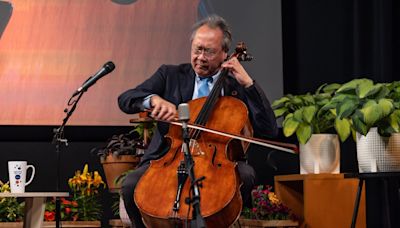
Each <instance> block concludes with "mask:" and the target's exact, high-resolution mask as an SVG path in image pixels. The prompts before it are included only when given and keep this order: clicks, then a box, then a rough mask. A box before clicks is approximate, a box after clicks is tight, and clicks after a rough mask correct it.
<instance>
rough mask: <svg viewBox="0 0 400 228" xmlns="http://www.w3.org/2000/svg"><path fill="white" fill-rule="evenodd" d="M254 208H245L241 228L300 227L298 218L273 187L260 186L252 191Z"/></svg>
mask: <svg viewBox="0 0 400 228" xmlns="http://www.w3.org/2000/svg"><path fill="white" fill-rule="evenodd" d="M251 196H252V204H253V207H252V208H246V207H245V208H244V209H243V211H242V215H241V217H240V219H239V224H240V225H241V226H251V227H272V226H273V227H277V226H278V227H287V226H289V227H293V226H298V222H297V221H296V220H298V219H297V217H296V216H295V215H294V214H293V213H292V212H291V210H290V209H289V208H288V207H286V206H285V205H283V203H282V202H281V201H280V200H279V199H278V197H277V196H276V195H275V193H274V192H273V191H272V187H271V186H269V185H265V186H263V185H259V186H256V187H255V188H254V190H253V191H252V195H251Z"/></svg>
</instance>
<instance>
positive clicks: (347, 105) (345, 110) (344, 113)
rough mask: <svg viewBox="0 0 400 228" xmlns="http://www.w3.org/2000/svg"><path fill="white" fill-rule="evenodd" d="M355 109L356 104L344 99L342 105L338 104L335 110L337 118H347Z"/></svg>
mask: <svg viewBox="0 0 400 228" xmlns="http://www.w3.org/2000/svg"><path fill="white" fill-rule="evenodd" d="M356 108H357V103H356V102H355V101H354V100H352V99H346V100H344V101H343V102H342V103H339V104H338V106H337V108H336V113H337V116H338V117H339V118H340V119H342V118H347V117H349V116H350V115H351V114H353V112H354V110H356Z"/></svg>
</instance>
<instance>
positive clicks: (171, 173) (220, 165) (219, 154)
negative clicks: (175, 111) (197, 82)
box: [134, 97, 248, 228]
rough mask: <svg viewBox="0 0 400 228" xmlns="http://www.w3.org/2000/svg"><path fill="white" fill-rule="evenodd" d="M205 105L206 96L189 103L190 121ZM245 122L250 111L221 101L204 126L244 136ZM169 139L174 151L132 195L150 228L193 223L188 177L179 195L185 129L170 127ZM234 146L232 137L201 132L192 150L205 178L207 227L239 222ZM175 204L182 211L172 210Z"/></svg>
mask: <svg viewBox="0 0 400 228" xmlns="http://www.w3.org/2000/svg"><path fill="white" fill-rule="evenodd" d="M205 101H206V98H199V99H195V100H192V101H190V102H189V103H188V104H189V107H190V120H189V123H193V122H194V119H196V118H197V117H198V115H199V113H200V112H201V109H202V107H203V105H204V102H205ZM247 123H248V110H247V107H246V105H245V104H244V103H243V102H242V101H240V100H239V99H236V98H233V97H220V98H218V100H217V101H216V103H215V104H214V108H213V111H212V112H211V113H210V116H209V118H208V121H207V123H206V125H205V126H206V127H209V128H212V129H221V130H223V131H224V132H228V133H233V134H240V133H241V131H242V130H243V129H244V128H245V125H246V124H247ZM166 137H168V138H169V139H170V145H171V147H170V150H169V151H168V153H167V154H166V155H164V156H163V157H162V158H161V159H159V160H155V161H152V162H151V165H150V167H149V169H148V170H147V171H146V173H145V174H144V175H143V176H142V178H141V179H140V181H139V183H138V185H137V187H136V190H135V193H134V199H135V203H136V205H137V206H138V208H139V210H140V212H141V214H142V217H143V220H144V223H145V224H146V226H147V227H182V226H185V223H187V222H188V221H190V220H191V219H192V213H191V212H192V211H191V209H190V205H188V204H187V203H186V202H185V200H186V198H188V197H190V194H191V189H190V180H189V178H187V179H186V181H185V183H184V185H183V188H182V190H181V194H180V197H177V192H178V179H179V177H178V176H179V175H178V173H179V167H180V165H181V162H182V161H183V160H184V156H183V153H182V152H181V146H182V140H181V139H182V128H181V127H179V126H174V125H171V126H170V129H169V132H168V135H167V136H166ZM230 142H231V138H229V137H225V136H219V135H215V134H211V133H206V132H202V133H201V134H199V135H197V136H196V141H195V143H194V144H193V145H192V146H191V150H190V151H191V154H192V157H193V160H194V164H195V165H194V173H195V176H196V178H203V177H204V179H203V180H202V181H201V187H200V197H201V198H200V206H201V215H202V216H203V218H204V219H205V222H206V225H207V227H218V228H220V227H229V226H230V225H232V224H233V223H234V222H235V221H236V219H238V217H239V215H240V212H241V209H242V199H241V195H240V191H239V188H240V180H239V175H238V172H237V169H236V163H235V162H234V161H232V160H230V159H229V158H232V157H234V156H233V155H230V154H229V153H230V152H229V151H230V149H229V144H230ZM177 198H178V199H177ZM176 201H178V204H176V203H175V202H176ZM177 205H178V206H179V210H174V208H175V207H176V206H177Z"/></svg>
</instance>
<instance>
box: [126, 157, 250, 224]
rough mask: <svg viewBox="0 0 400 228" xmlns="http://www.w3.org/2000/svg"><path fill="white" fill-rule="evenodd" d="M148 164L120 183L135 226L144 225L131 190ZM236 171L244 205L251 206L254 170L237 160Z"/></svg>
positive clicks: (127, 210)
mask: <svg viewBox="0 0 400 228" xmlns="http://www.w3.org/2000/svg"><path fill="white" fill-rule="evenodd" d="M149 166H150V164H145V165H142V166H140V167H139V168H137V169H136V170H135V171H133V172H132V173H129V174H128V175H127V176H126V178H125V181H124V183H123V184H122V189H121V190H122V197H123V198H124V203H125V208H126V212H127V213H128V215H129V218H130V219H131V221H132V223H134V224H135V226H136V228H142V227H145V226H144V224H143V222H142V217H141V215H140V212H139V209H138V208H137V206H136V204H135V202H134V200H133V192H134V191H135V187H136V184H137V183H138V181H139V179H140V177H141V176H142V175H143V174H144V173H145V171H146V170H147V169H148V168H149ZM237 168H238V172H239V176H240V179H241V181H242V183H243V185H242V186H241V188H240V193H241V195H242V199H243V204H244V206H247V207H251V190H252V189H253V187H254V182H255V171H254V169H253V167H251V166H250V165H248V164H246V162H243V161H239V162H238V166H237Z"/></svg>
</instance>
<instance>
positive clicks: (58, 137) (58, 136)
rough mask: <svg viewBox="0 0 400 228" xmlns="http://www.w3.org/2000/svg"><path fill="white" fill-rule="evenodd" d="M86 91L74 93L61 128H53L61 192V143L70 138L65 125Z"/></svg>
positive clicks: (57, 203)
mask: <svg viewBox="0 0 400 228" xmlns="http://www.w3.org/2000/svg"><path fill="white" fill-rule="evenodd" d="M84 92H85V90H82V91H81V92H80V93H78V94H74V95H72V97H71V98H70V99H69V100H68V106H71V105H72V107H71V109H69V110H68V109H67V108H66V109H64V112H65V113H66V114H67V115H66V116H65V118H64V119H63V122H62V124H61V126H60V127H59V128H54V129H53V133H54V137H53V142H52V143H53V144H55V145H56V160H57V161H56V162H57V163H56V164H57V171H56V172H57V178H56V186H57V187H56V191H57V192H59V191H60V179H61V177H60V147H61V145H63V144H65V146H68V140H67V139H66V138H64V127H65V125H66V124H67V122H68V120H69V118H70V117H71V115H72V113H73V112H74V111H75V109H76V105H77V104H78V102H79V100H80V99H81V97H82V95H83V93H84ZM76 95H79V96H78V98H77V99H76V100H72V98H74V97H75V96H76ZM60 206H61V204H60V198H59V197H56V228H59V227H60V220H61V218H60V215H61V213H60V212H61V210H60V208H61V207H60Z"/></svg>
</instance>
